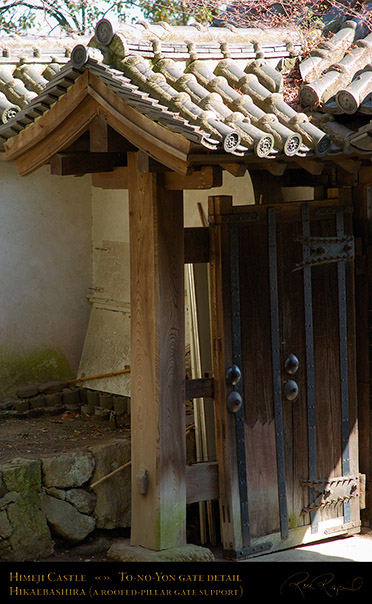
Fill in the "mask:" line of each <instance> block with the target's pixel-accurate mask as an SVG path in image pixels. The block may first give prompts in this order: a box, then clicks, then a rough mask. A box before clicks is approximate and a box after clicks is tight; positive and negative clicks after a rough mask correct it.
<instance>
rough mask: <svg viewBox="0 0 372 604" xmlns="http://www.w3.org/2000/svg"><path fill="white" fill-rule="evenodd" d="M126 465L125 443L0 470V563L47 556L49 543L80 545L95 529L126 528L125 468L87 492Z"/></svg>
mask: <svg viewBox="0 0 372 604" xmlns="http://www.w3.org/2000/svg"><path fill="white" fill-rule="evenodd" d="M129 460H130V441H129V439H123V438H122V439H117V440H112V441H110V442H108V443H107V444H103V445H97V446H94V447H90V448H89V449H87V450H86V451H81V452H73V453H64V454H61V455H56V456H51V457H45V458H43V459H41V460H29V459H13V460H12V461H11V462H9V463H5V464H3V465H1V466H0V560H3V561H28V560H38V559H42V558H46V557H48V556H49V555H51V554H52V552H53V548H54V541H53V539H54V538H55V537H56V536H58V537H60V538H62V539H64V540H66V542H69V543H73V544H76V543H79V542H81V541H83V540H84V539H85V538H86V537H87V536H88V535H89V534H90V533H92V531H94V529H95V528H101V529H112V528H123V527H128V526H130V467H126V468H125V469H123V470H121V471H119V472H117V473H115V474H114V475H113V476H111V477H110V478H108V479H107V480H105V481H103V482H101V483H99V484H97V485H96V486H95V487H93V488H91V486H90V485H91V484H93V483H95V482H97V481H98V480H99V479H100V478H103V477H104V476H106V475H107V474H109V473H110V472H112V471H114V470H116V469H117V468H119V467H120V466H121V465H124V464H125V463H127V462H128V461H129Z"/></svg>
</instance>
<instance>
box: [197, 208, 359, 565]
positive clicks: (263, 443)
mask: <svg viewBox="0 0 372 604" xmlns="http://www.w3.org/2000/svg"><path fill="white" fill-rule="evenodd" d="M209 215H210V216H209V220H210V225H211V226H210V238H211V300H212V302H211V304H212V323H213V357H214V375H215V400H216V414H217V441H218V442H217V446H218V458H219V483H220V502H221V526H222V540H223V547H224V551H225V555H226V556H227V557H232V558H244V557H248V556H252V555H258V554H262V553H265V552H267V553H269V552H272V551H275V550H277V549H284V548H288V547H293V546H294V545H297V544H300V543H306V542H310V541H316V540H320V539H324V538H329V537H330V536H334V535H341V534H345V533H355V532H359V530H360V500H361V494H362V490H363V489H362V486H361V483H362V482H363V481H362V478H363V477H362V476H360V475H359V471H358V436H357V410H356V408H357V405H356V379H355V367H354V365H355V326H354V307H355V304H354V283H353V272H354V268H353V258H354V241H353V237H352V207H351V205H349V203H348V202H347V200H336V199H332V200H327V201H325V202H324V201H323V202H315V201H314V202H309V203H304V202H302V203H286V204H277V205H276V204H274V205H271V206H263V205H258V206H257V205H255V206H252V205H249V206H233V205H232V198H231V197H211V198H210V203H209Z"/></svg>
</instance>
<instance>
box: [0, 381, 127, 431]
mask: <svg viewBox="0 0 372 604" xmlns="http://www.w3.org/2000/svg"><path fill="white" fill-rule="evenodd" d="M63 410H68V411H78V412H79V413H81V414H82V415H88V416H93V415H97V416H100V417H106V418H107V419H108V420H110V421H111V422H113V423H114V424H115V423H116V421H117V420H118V419H120V418H121V417H122V416H129V415H130V399H129V397H127V396H120V395H116V394H110V393H107V392H101V391H97V390H92V389H90V388H81V387H78V386H76V385H73V384H71V383H69V382H64V381H62V380H56V381H52V382H47V383H43V384H28V385H26V386H22V387H20V388H18V389H17V390H16V391H15V392H14V393H12V394H11V395H8V396H5V397H3V398H2V399H0V419H4V420H6V419H7V418H11V417H19V418H24V419H26V418H27V417H35V416H40V415H42V414H54V413H60V412H62V411H63Z"/></svg>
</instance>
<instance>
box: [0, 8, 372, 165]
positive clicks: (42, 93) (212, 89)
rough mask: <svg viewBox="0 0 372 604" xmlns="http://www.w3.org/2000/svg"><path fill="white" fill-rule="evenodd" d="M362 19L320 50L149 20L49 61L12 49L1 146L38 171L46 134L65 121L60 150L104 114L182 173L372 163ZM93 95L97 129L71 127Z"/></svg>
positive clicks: (106, 31)
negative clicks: (213, 165) (204, 168)
mask: <svg viewBox="0 0 372 604" xmlns="http://www.w3.org/2000/svg"><path fill="white" fill-rule="evenodd" d="M359 25H360V24H359V23H358V19H356V18H351V19H347V18H345V19H344V20H343V22H342V24H339V26H338V28H337V30H336V31H335V32H334V33H333V34H332V35H331V36H329V35H327V36H325V34H322V36H321V37H320V41H319V42H318V44H317V46H316V48H314V49H313V50H312V51H311V52H310V53H306V44H307V41H306V38H305V37H304V36H300V35H295V33H296V32H293V30H292V31H289V30H284V29H268V30H260V29H254V28H252V29H239V28H234V27H230V28H217V27H213V28H198V27H196V26H195V27H191V26H188V27H169V26H166V25H165V24H156V25H152V26H148V25H144V24H142V25H140V24H139V25H136V26H124V27H123V28H121V29H120V31H118V32H114V31H113V29H112V26H111V24H110V23H109V22H108V21H107V20H102V21H100V22H99V23H98V24H97V27H96V33H95V36H94V37H93V38H92V39H91V40H90V41H89V43H88V41H87V43H86V45H83V44H77V45H75V46H74V47H73V50H72V53H71V58H69V57H64V56H63V54H69V51H67V52H66V51H65V52H64V53H62V50H61V49H59V54H58V53H57V54H56V52H54V55H55V56H54V57H53V58H52V57H51V56H50V57H49V61H48V60H47V54H46V50H45V49H43V50H42V52H40V51H39V52H36V51H35V50H33V51H32V56H31V57H30V56H29V57H28V58H27V56H26V58H23V60H22V61H20V62H19V61H18V63H17V64H16V65H15V63H14V59H12V56H11V52H9V50H8V51H7V52H6V53H3V54H6V55H10V56H5V57H3V58H2V59H0V111H1V113H2V121H3V122H4V123H3V125H2V126H0V144H1V146H2V148H3V149H5V152H6V158H8V159H9V160H18V161H19V160H20V158H22V162H23V164H22V165H23V169H22V170H23V173H27V172H29V171H31V170H32V169H36V168H37V167H39V165H40V162H35V161H33V163H32V166H31V164H30V165H29V166H28V167H27V168H26V165H27V157H31V155H30V150H31V149H32V148H34V153H33V156H34V157H35V149H36V147H37V146H38V145H41V144H42V142H43V137H45V135H47V136H52V131H54V130H55V129H57V128H59V130H60V131H59V133H58V136H56V134H55V133H54V135H53V136H54V141H55V144H53V145H49V148H50V153H56V152H58V151H60V150H61V149H64V148H65V147H66V145H67V142H71V140H73V139H76V138H77V137H78V136H80V135H81V133H82V132H83V131H84V128H85V129H86V128H88V127H89V119H90V120H91V119H94V117H95V116H96V115H98V114H100V115H101V116H103V117H104V119H106V121H107V122H108V123H110V125H112V127H113V128H115V129H116V130H117V131H118V132H120V133H121V134H122V136H124V137H125V138H127V139H128V140H129V141H130V142H131V143H132V144H133V145H136V146H137V148H139V149H141V150H143V151H146V153H149V154H150V155H152V156H153V157H155V158H156V159H158V160H160V161H162V162H163V163H166V165H168V167H171V168H172V169H175V170H176V171H180V172H185V170H186V166H187V165H189V164H190V163H191V164H192V163H193V161H196V160H195V158H199V159H198V161H199V162H201V159H200V158H201V157H204V158H205V161H204V163H208V161H210V160H211V158H212V157H213V156H215V155H218V156H219V157H220V156H222V155H224V156H226V157H227V158H228V157H230V158H231V157H234V158H235V159H234V161H235V160H237V161H244V162H245V163H247V164H249V163H250V162H257V161H259V160H265V163H266V162H267V160H270V161H271V162H272V161H275V160H280V161H286V162H287V161H299V160H301V161H303V160H310V159H312V158H313V159H314V158H318V157H321V158H323V159H326V160H331V161H332V160H335V159H337V158H345V157H348V158H353V157H356V158H361V157H366V158H367V159H369V157H370V156H371V155H372V134H371V132H372V124H371V122H370V118H369V114H370V113H372V34H370V33H369V32H368V31H367V30H365V29H363V28H361V27H360V26H359ZM297 33H298V34H299V30H298V31H297ZM294 40H295V42H294ZM70 46H71V41H70ZM25 49H26V46H24V47H23V50H25ZM35 55H36V56H35ZM38 55H39V56H38ZM12 61H13V63H12ZM291 70H292V73H293V70H297V73H298V72H299V73H300V77H301V81H300V85H299V97H298V100H297V102H296V103H293V102H292V100H293V94H291V92H293V91H289V92H290V94H289V95H287V92H288V88H287V84H286V76H287V75H288V73H289V72H290V71H291ZM86 72H88V73H86ZM84 74H85V75H84ZM83 77H85V80H84V82H83V84H82V83H81V81H82V78H83ZM287 81H288V80H287ZM79 82H80V84H79ZM79 86H80V88H79ZM78 88H79V90H80V93H79V94H80V95H81V98H80V97H79V94H78V92H76V91H77V90H78ZM78 97H79V98H80V100H79V103H80V105H79V103H78V102H77V100H76V99H77V98H78ZM92 99H94V108H93V105H92V103H91V101H92ZM290 99H291V100H290ZM61 103H62V105H61ZM83 103H91V116H90V118H89V119H87V120H85V121H86V124H85V122H84V124H85V126H82V124H81V123H79V121H78V120H77V119H74V120H73V119H71V120H70V123H69V128H70V130H67V123H66V122H63V120H62V121H61V120H59V121H58V119H54V118H56V117H58V115H62V114H63V115H64V119H66V116H67V115H72V114H73V113H74V112H76V111H77V110H78V107H79V106H80V111H83V110H82V107H83ZM298 103H300V104H301V107H300V109H299V106H298ZM61 108H62V109H63V111H62V109H61ZM1 113H0V115H1ZM88 113H89V112H87V113H86V115H88ZM82 115H83V113H82ZM89 115H90V114H89ZM52 118H53V119H52ZM63 129H65V135H66V137H68V141H67V140H66V141H65V142H64V141H63ZM57 140H58V144H57ZM44 146H45V145H44ZM27 154H28V155H27ZM172 156H173V157H174V161H172V159H171V158H172ZM238 158H239V159H238ZM165 160H166V161H165ZM43 161H44V163H46V161H48V158H47V153H46V154H45V153H44V155H43ZM181 164H182V165H181Z"/></svg>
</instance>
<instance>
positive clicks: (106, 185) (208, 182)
mask: <svg viewBox="0 0 372 604" xmlns="http://www.w3.org/2000/svg"><path fill="white" fill-rule="evenodd" d="M138 155H139V154H138ZM145 155H146V154H144V153H143V154H141V156H142V159H143V157H144V156H145ZM147 157H149V156H147ZM138 161H142V160H138ZM145 164H146V165H147V168H149V169H147V168H146V165H145ZM140 168H141V169H139V172H141V173H147V172H154V173H157V172H160V171H162V172H163V171H164V172H165V173H164V188H165V189H167V190H168V191H186V190H192V189H194V190H201V189H211V188H212V187H220V186H221V185H222V170H221V168H220V167H219V166H203V167H202V168H201V169H200V170H194V171H192V172H191V173H190V174H187V175H185V176H182V175H181V174H178V173H177V172H173V171H172V172H169V171H168V172H167V171H166V170H168V168H167V167H166V166H162V164H159V162H156V161H155V160H153V159H151V158H149V161H145V160H144V159H143V162H142V163H141V165H140ZM101 172H103V170H101ZM92 184H93V186H95V187H100V188H101V189H127V188H128V170H127V168H118V169H115V170H114V171H113V173H112V174H110V175H108V176H105V175H104V174H103V175H101V174H97V175H95V176H94V178H93V179H92Z"/></svg>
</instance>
